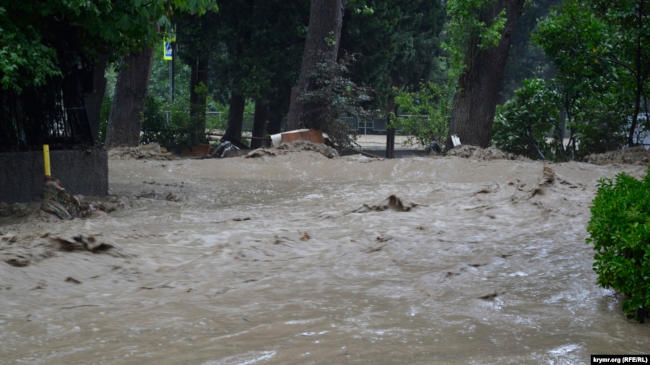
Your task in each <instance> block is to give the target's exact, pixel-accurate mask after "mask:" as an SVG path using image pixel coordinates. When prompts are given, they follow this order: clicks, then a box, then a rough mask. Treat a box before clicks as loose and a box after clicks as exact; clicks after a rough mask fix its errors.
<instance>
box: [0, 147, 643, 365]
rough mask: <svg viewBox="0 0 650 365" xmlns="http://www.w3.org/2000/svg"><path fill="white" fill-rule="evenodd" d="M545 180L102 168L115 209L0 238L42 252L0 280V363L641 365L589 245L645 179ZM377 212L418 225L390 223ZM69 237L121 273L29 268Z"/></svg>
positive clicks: (438, 167)
mask: <svg viewBox="0 0 650 365" xmlns="http://www.w3.org/2000/svg"><path fill="white" fill-rule="evenodd" d="M549 166H550V168H551V169H552V170H548V169H547V174H546V175H544V173H543V171H544V165H543V164H542V163H540V162H530V161H507V160H493V161H479V160H471V159H461V158H457V157H446V158H409V159H399V160H380V161H377V160H366V159H363V158H356V157H343V158H338V159H326V158H324V157H322V156H320V155H317V154H314V153H311V152H303V153H290V154H286V155H282V156H277V157H264V158H259V159H244V158H232V159H224V160H173V161H156V160H111V162H110V186H111V193H112V194H115V195H117V196H119V197H120V199H121V200H122V201H123V202H124V204H125V207H124V208H122V209H118V210H117V211H115V212H112V213H110V214H109V215H107V216H105V217H98V218H90V219H77V220H73V221H69V222H56V221H54V220H51V219H43V217H42V216H40V215H32V216H30V217H27V218H16V217H10V218H3V219H2V220H1V221H0V232H2V236H1V237H2V238H3V240H2V241H0V247H2V249H3V251H2V252H4V255H5V257H8V256H7V255H11V254H14V255H15V254H16V252H21V254H22V257H23V258H24V257H27V258H28V259H29V258H30V256H29V255H30V252H31V251H30V250H32V251H34V250H37V249H40V250H41V254H40V256H39V255H36V254H34V256H33V257H31V262H28V265H27V266H24V267H16V266H13V265H9V264H6V263H5V262H0V363H2V364H204V365H213V364H346V363H347V364H434V363H452V364H455V363H458V364H466V363H470V364H471V363H476V364H482V363H512V364H522V363H531V364H537V363H555V364H574V363H585V362H589V355H590V354H595V353H644V352H645V353H647V352H648V349H650V327H648V325H647V324H646V325H639V324H636V323H634V322H631V321H628V320H627V319H625V317H624V316H623V314H622V313H621V310H620V298H619V297H618V296H617V295H616V294H615V293H614V292H613V291H610V290H606V289H602V288H600V287H598V285H597V284H596V275H595V274H594V273H593V271H592V268H591V265H592V262H593V250H592V248H591V247H590V246H587V245H586V244H585V236H586V232H585V227H586V223H587V221H588V219H589V205H590V202H591V200H592V199H593V196H594V193H595V184H596V182H597V180H598V179H599V178H601V177H613V176H614V175H615V174H616V173H618V172H620V171H627V172H629V173H632V174H633V175H635V176H641V175H642V174H643V173H644V168H643V167H640V166H622V165H617V166H595V165H589V164H582V163H567V164H552V165H549ZM391 195H395V196H396V197H398V198H400V199H401V203H403V206H405V207H406V208H408V207H411V206H413V207H412V208H411V209H391V208H396V206H395V205H392V206H390V205H389V204H388V200H386V199H387V198H388V197H389V196H391ZM411 203H413V204H411ZM385 208H387V209H385ZM397 208H399V207H397ZM45 233H49V236H48V237H41V236H45ZM79 234H80V235H84V236H86V237H90V236H92V237H95V238H96V239H97V240H98V241H102V242H105V243H108V244H111V245H114V246H117V248H116V249H114V250H119V254H113V255H107V254H93V253H90V252H83V251H74V252H62V251H47V250H45V251H43V247H46V246H47V245H50V246H51V243H48V242H50V241H48V239H50V238H51V237H64V238H65V237H67V238H70V237H73V236H75V235H79ZM38 242H40V246H39V244H38ZM30 245H31V246H30ZM3 246H4V247H3ZM50 246H47V247H50ZM12 250H13V251H12ZM17 250H22V251H17ZM2 252H0V253H2ZM32 254H33V252H32ZM28 261H29V260H28Z"/></svg>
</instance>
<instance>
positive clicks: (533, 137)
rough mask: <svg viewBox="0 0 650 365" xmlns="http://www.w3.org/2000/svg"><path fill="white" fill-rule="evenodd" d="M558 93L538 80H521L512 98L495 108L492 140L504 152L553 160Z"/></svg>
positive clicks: (556, 127) (557, 118)
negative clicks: (553, 137) (520, 84)
mask: <svg viewBox="0 0 650 365" xmlns="http://www.w3.org/2000/svg"><path fill="white" fill-rule="evenodd" d="M558 99H559V98H558V95H557V93H556V92H554V91H553V90H552V89H551V88H549V87H548V86H547V85H546V83H545V82H544V80H542V79H527V80H524V82H523V86H522V87H521V88H520V89H518V90H517V91H515V96H514V98H512V99H510V100H508V101H507V102H506V103H505V104H503V105H500V106H498V107H497V111H496V116H495V118H494V125H493V134H494V136H493V137H492V141H493V142H494V144H495V145H496V146H497V147H498V148H500V149H502V150H504V151H507V152H512V153H514V154H518V155H523V156H527V157H530V158H533V159H538V158H542V159H554V158H555V155H556V154H557V150H558V149H561V145H560V146H557V143H555V142H559V141H556V140H555V139H549V140H550V141H552V142H549V141H547V137H551V136H553V135H554V134H555V133H554V132H556V129H558V128H560V125H559V124H560V123H559V119H560V110H559V109H558V106H557V105H558V104H559V100H558Z"/></svg>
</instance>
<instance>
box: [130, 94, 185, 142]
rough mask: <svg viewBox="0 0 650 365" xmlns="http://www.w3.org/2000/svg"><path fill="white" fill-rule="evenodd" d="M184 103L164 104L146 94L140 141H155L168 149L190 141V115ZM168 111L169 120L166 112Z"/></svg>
mask: <svg viewBox="0 0 650 365" xmlns="http://www.w3.org/2000/svg"><path fill="white" fill-rule="evenodd" d="M187 110H188V107H187V105H186V103H183V102H175V103H173V104H165V103H163V102H161V101H160V100H158V99H156V98H155V97H152V96H147V100H146V102H145V107H144V113H143V118H142V135H141V137H140V141H141V142H142V143H151V142H156V143H159V144H160V145H161V146H163V147H166V148H168V149H170V150H176V151H178V150H180V149H182V148H183V147H189V146H191V145H192V144H193V143H192V136H191V133H190V131H191V129H190V117H189V114H188V112H187ZM167 112H169V116H170V118H169V120H167V115H166V113H167Z"/></svg>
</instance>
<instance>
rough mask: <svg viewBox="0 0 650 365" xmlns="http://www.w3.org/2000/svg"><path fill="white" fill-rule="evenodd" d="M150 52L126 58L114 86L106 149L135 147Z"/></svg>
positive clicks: (140, 124)
mask: <svg viewBox="0 0 650 365" xmlns="http://www.w3.org/2000/svg"><path fill="white" fill-rule="evenodd" d="M152 62H153V48H145V49H144V50H142V52H140V53H137V54H132V55H129V56H128V57H126V59H125V61H124V63H125V65H124V68H123V69H122V70H121V71H120V74H119V75H118V77H117V83H116V84H115V94H114V96H113V104H112V105H111V112H110V116H109V118H108V128H107V130H106V146H108V147H116V146H137V145H138V144H139V143H140V129H141V127H142V113H143V112H144V103H145V99H146V96H147V87H148V86H149V76H150V75H151V65H152Z"/></svg>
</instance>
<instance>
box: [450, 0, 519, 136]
mask: <svg viewBox="0 0 650 365" xmlns="http://www.w3.org/2000/svg"><path fill="white" fill-rule="evenodd" d="M523 4H524V0H498V1H496V2H495V3H494V4H493V5H491V6H489V8H488V9H485V10H484V11H482V13H481V20H483V21H489V20H490V19H493V18H494V17H495V16H497V14H499V12H500V11H501V10H503V9H505V10H506V17H507V21H506V24H505V28H504V30H503V33H502V34H501V41H500V42H499V44H498V45H497V46H496V47H493V48H489V49H485V50H481V49H479V47H478V44H473V45H472V46H471V47H472V48H471V50H470V54H469V55H468V56H467V57H466V58H465V63H466V66H465V67H466V69H465V71H464V72H463V74H462V75H461V76H460V80H459V82H458V91H457V93H456V96H455V97H454V103H453V107H452V111H451V121H450V124H449V134H450V135H457V136H458V137H460V141H461V143H462V144H469V145H475V146H481V147H487V146H488V145H489V144H490V139H491V138H492V122H493V120H494V113H495V109H496V105H497V102H498V100H499V91H500V89H501V86H502V79H503V71H504V68H505V65H506V61H507V59H508V51H509V48H510V39H511V36H512V31H513V29H514V27H515V25H516V23H517V20H518V19H519V16H520V15H521V11H522V7H523ZM477 43H478V42H477ZM451 146H452V143H451V138H448V139H447V148H450V147H451Z"/></svg>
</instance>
